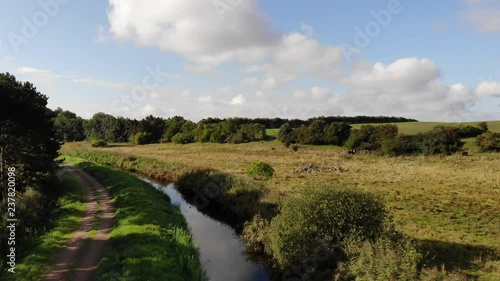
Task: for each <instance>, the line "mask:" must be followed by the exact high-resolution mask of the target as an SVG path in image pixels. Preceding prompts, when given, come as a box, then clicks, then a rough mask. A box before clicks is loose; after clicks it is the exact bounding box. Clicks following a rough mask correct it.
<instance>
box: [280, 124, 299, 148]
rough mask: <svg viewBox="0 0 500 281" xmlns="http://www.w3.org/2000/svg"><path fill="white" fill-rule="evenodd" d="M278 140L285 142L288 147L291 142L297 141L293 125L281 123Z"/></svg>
mask: <svg viewBox="0 0 500 281" xmlns="http://www.w3.org/2000/svg"><path fill="white" fill-rule="evenodd" d="M278 140H279V141H280V142H281V143H283V144H284V145H285V146H286V147H288V146H290V144H291V143H294V142H295V135H294V133H293V129H292V126H290V124H289V123H285V124H283V125H281V127H280V130H279V132H278Z"/></svg>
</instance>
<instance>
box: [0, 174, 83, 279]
mask: <svg viewBox="0 0 500 281" xmlns="http://www.w3.org/2000/svg"><path fill="white" fill-rule="evenodd" d="M63 187H64V189H63V192H64V193H63V196H62V197H61V198H60V199H59V204H60V209H59V211H58V213H57V216H58V218H57V220H56V221H55V226H54V228H53V229H52V230H50V231H49V232H47V233H46V234H44V235H43V236H41V237H40V239H39V244H38V245H37V246H36V247H35V248H33V249H32V250H29V253H28V255H27V256H26V257H25V258H24V259H23V260H22V261H21V262H20V263H19V264H18V265H17V267H16V274H15V275H14V274H9V273H4V276H0V277H1V278H0V279H1V280H19V281H21V280H23V281H24V280H26V281H28V280H30V281H31V280H40V277H41V276H43V275H44V274H46V273H47V272H48V271H49V270H50V268H51V266H52V262H53V261H54V260H55V259H56V258H57V256H58V254H59V253H60V252H61V251H62V250H63V249H64V247H66V245H67V244H69V242H70V241H71V238H72V236H73V234H74V232H75V231H76V230H77V229H78V227H79V225H80V221H81V219H82V218H83V216H84V215H85V193H84V191H83V188H82V187H81V186H79V185H78V183H77V181H76V180H75V179H74V178H73V177H72V176H71V175H69V174H65V175H64V177H63Z"/></svg>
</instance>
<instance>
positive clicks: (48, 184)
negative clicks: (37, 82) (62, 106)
mask: <svg viewBox="0 0 500 281" xmlns="http://www.w3.org/2000/svg"><path fill="white" fill-rule="evenodd" d="M0 106H1V108H0V165H1V172H2V177H1V179H2V181H1V186H3V187H5V186H6V185H5V184H4V183H5V171H6V167H16V175H18V179H17V181H18V182H17V184H18V185H17V186H18V188H19V189H18V191H24V190H25V189H26V187H28V186H30V187H33V188H35V189H37V190H39V191H41V192H42V193H50V194H53V193H56V194H57V193H58V190H55V189H54V186H53V180H54V171H53V169H52V167H53V163H54V158H56V157H57V156H58V152H57V151H58V150H59V143H58V142H57V141H56V139H55V135H54V125H53V122H52V119H53V118H54V115H53V113H52V112H51V111H50V110H49V109H48V108H47V107H46V106H47V97H46V96H45V95H42V94H41V93H40V92H38V91H37V89H36V88H35V86H33V84H31V83H29V82H25V83H21V82H19V81H17V80H16V78H15V77H14V76H13V75H11V74H9V73H7V74H0ZM2 191H3V194H2V195H3V196H2V199H5V192H6V191H7V189H6V188H2Z"/></svg>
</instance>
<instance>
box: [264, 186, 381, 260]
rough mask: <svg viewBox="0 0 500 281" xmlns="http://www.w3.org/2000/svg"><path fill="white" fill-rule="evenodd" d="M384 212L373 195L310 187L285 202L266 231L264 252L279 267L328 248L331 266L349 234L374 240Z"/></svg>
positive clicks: (337, 257) (340, 256)
mask: <svg viewBox="0 0 500 281" xmlns="http://www.w3.org/2000/svg"><path fill="white" fill-rule="evenodd" d="M385 219H386V211H385V207H384V204H383V203H382V202H381V201H380V200H378V199H376V198H375V197H374V196H373V195H372V194H369V193H364V192H359V191H353V190H335V189H332V188H327V187H325V188H320V189H312V190H311V191H309V192H308V193H307V194H304V195H303V196H301V197H298V198H294V199H290V200H287V201H285V202H284V205H283V207H282V209H281V213H280V214H279V215H277V216H276V217H275V218H274V219H273V220H272V221H271V224H270V227H269V229H268V231H267V233H268V238H267V239H268V241H269V242H268V243H267V244H268V245H265V246H266V247H265V251H266V252H267V253H268V254H270V255H272V256H273V258H274V260H275V261H276V264H277V266H278V267H279V268H281V269H285V268H290V267H291V266H293V264H294V263H296V262H297V261H303V260H305V259H307V258H308V257H309V256H310V255H311V254H312V253H314V252H315V250H316V249H318V248H323V249H329V251H330V250H331V251H333V252H331V253H330V252H329V253H328V256H329V258H328V262H326V261H325V263H327V264H325V266H327V267H328V268H331V267H334V266H335V264H336V263H337V262H339V260H340V259H342V255H343V254H342V252H341V251H340V252H339V251H338V249H336V247H337V246H339V245H342V243H344V242H345V241H347V240H348V239H350V238H351V237H356V238H357V239H359V241H365V240H371V241H373V240H375V239H376V238H377V237H379V235H380V234H381V233H382V231H383V228H384V222H385Z"/></svg>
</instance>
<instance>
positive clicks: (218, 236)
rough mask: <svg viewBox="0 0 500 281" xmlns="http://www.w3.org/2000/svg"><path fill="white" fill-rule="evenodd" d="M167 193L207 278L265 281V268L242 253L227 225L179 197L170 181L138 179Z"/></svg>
mask: <svg viewBox="0 0 500 281" xmlns="http://www.w3.org/2000/svg"><path fill="white" fill-rule="evenodd" d="M142 180H144V181H146V182H148V183H150V184H152V185H153V186H154V187H156V188H157V189H159V190H161V191H163V192H164V193H165V194H167V195H168V196H169V197H170V199H171V201H172V204H175V205H177V206H179V208H180V210H181V212H182V214H183V215H184V217H185V219H186V221H187V223H188V225H189V227H190V229H191V233H192V234H193V237H194V239H195V241H196V243H197V245H198V247H199V249H200V260H201V263H202V264H203V267H204V268H205V270H206V272H207V275H208V277H209V278H210V280H211V281H269V277H268V274H267V272H266V270H265V269H264V268H263V267H262V266H261V265H258V264H256V263H254V262H252V261H250V260H248V258H247V257H246V256H245V254H244V252H243V251H244V250H245V246H244V245H243V243H242V242H241V240H240V238H239V236H238V234H236V232H235V230H234V229H233V228H232V227H230V226H229V225H227V224H225V223H222V222H220V221H217V220H215V219H213V218H211V217H209V216H207V215H205V214H203V213H202V212H200V211H199V210H198V209H196V207H195V206H193V205H191V204H189V203H188V202H186V201H185V200H184V198H182V195H181V194H180V193H179V192H178V191H177V190H175V188H174V186H173V184H169V185H166V186H164V185H160V184H157V183H155V182H151V181H150V180H146V179H142Z"/></svg>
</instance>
